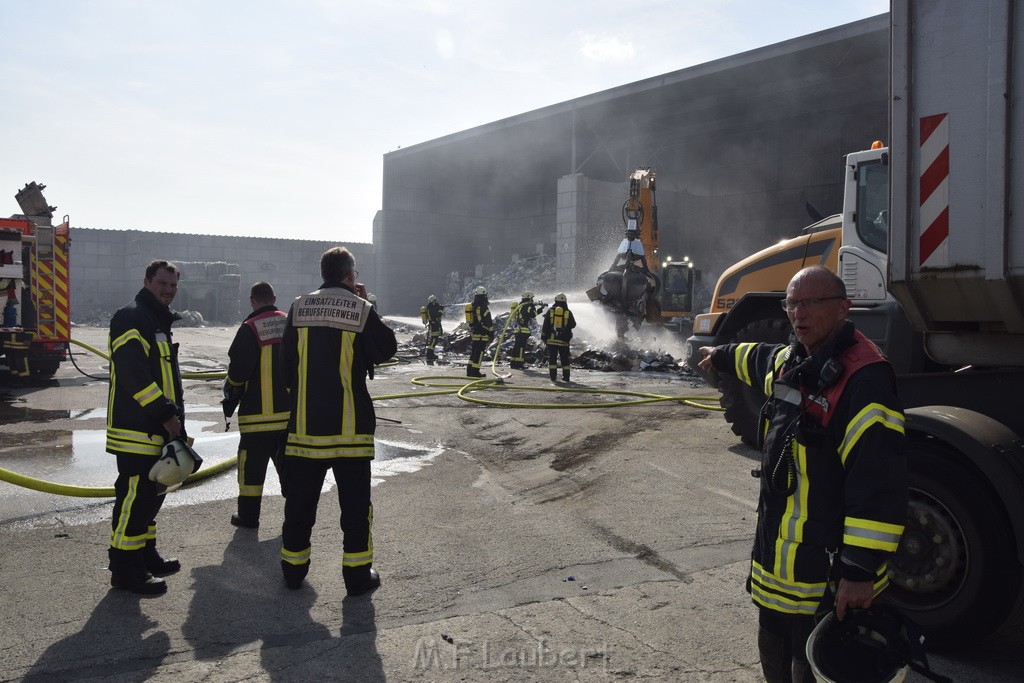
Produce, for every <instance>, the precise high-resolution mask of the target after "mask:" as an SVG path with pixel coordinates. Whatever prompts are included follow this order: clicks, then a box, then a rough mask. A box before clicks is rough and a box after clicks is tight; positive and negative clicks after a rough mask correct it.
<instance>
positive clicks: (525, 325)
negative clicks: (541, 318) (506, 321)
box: [512, 301, 537, 334]
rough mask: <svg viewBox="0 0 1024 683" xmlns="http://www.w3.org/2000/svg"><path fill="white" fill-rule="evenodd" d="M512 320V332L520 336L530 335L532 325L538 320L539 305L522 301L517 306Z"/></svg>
mask: <svg viewBox="0 0 1024 683" xmlns="http://www.w3.org/2000/svg"><path fill="white" fill-rule="evenodd" d="M514 313H515V315H514V316H513V318H512V331H513V332H517V333H519V334H530V332H531V330H530V324H531V323H533V321H534V320H536V319H537V304H535V303H533V302H532V301H521V302H519V304H518V305H517V306H516V308H515V311H514Z"/></svg>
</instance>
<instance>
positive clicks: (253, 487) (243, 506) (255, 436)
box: [238, 430, 288, 523]
mask: <svg viewBox="0 0 1024 683" xmlns="http://www.w3.org/2000/svg"><path fill="white" fill-rule="evenodd" d="M287 440H288V431H287V430H280V431H276V432H249V433H247V434H242V435H241V436H240V437H239V439H238V516H239V517H240V518H241V519H242V520H244V521H246V522H253V523H255V522H258V521H259V519H260V508H261V507H262V501H263V483H264V482H265V481H266V480H267V465H268V464H269V463H271V462H273V463H274V469H275V470H277V478H278V479H279V480H280V481H281V491H282V492H283V491H284V468H283V467H282V464H283V463H282V460H283V458H284V444H285V441H287Z"/></svg>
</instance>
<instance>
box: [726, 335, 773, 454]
mask: <svg viewBox="0 0 1024 683" xmlns="http://www.w3.org/2000/svg"><path fill="white" fill-rule="evenodd" d="M789 331H790V328H789V323H788V322H786V321H784V320H779V319H773V320H755V321H754V322H752V323H749V324H748V325H747V326H746V327H744V328H742V329H741V330H740V331H739V332H737V333H736V334H735V335H733V338H732V339H731V343H733V344H738V343H740V342H764V343H766V344H785V343H786V341H787V340H788V339H789ZM718 388H719V390H720V391H721V392H722V398H721V404H722V408H723V409H724V410H725V419H726V421H727V422H728V423H729V424H730V425H731V426H732V431H733V434H736V435H737V436H739V437H740V439H741V440H742V441H743V443H745V444H747V445H748V446H750V447H751V448H757V430H758V416H759V415H760V414H761V406H762V405H764V402H765V400H766V399H765V395H764V394H763V393H762V392H760V391H758V390H756V389H752V388H751V387H749V386H747V385H746V384H744V383H743V382H741V381H739V380H738V379H736V378H735V377H728V376H725V375H721V376H720V379H719V383H718Z"/></svg>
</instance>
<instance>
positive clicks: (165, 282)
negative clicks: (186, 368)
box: [106, 261, 187, 595]
mask: <svg viewBox="0 0 1024 683" xmlns="http://www.w3.org/2000/svg"><path fill="white" fill-rule="evenodd" d="M178 276H179V270H178V267H177V266H175V265H174V264H173V263H170V262H168V261H153V262H152V263H150V264H149V266H148V267H147V268H146V277H145V280H144V283H143V286H142V289H141V290H139V293H138V294H136V295H135V300H134V301H132V302H131V303H129V304H127V305H125V306H123V307H122V308H120V309H119V310H118V311H117V312H116V313H114V317H113V318H112V319H111V320H110V341H109V347H110V397H109V398H108V402H107V405H108V406H109V410H108V412H107V443H106V450H107V452H108V453H112V454H113V455H115V456H117V480H116V481H115V482H114V512H113V518H112V521H111V534H110V548H109V550H108V554H109V556H110V565H109V569H110V585H111V586H113V587H114V588H121V589H125V590H129V591H131V592H133V593H139V594H143V595H158V594H160V593H164V592H166V591H167V584H166V583H165V582H164V581H163V579H160V578H157V577H161V576H168V575H170V574H174V573H176V572H177V571H179V570H180V569H181V563H180V562H178V560H176V559H164V558H163V557H161V556H160V554H159V553H158V552H157V549H156V515H157V513H158V512H159V511H160V507H161V505H163V502H164V496H163V495H161V494H163V493H166V488H165V485H164V484H161V483H160V482H158V481H155V479H156V473H154V476H153V477H152V478H151V477H150V473H151V472H152V471H153V468H154V466H155V465H156V464H157V463H158V462H159V460H160V459H161V456H162V455H163V450H164V446H165V444H166V443H167V442H169V441H171V440H174V439H185V438H187V437H186V435H185V410H184V406H185V402H184V399H183V398H182V387H181V371H180V369H179V367H178V345H177V344H174V343H172V342H171V325H172V324H173V323H174V321H176V320H180V316H179V315H178V314H177V313H175V312H174V311H172V310H171V309H170V305H171V302H172V301H174V296H175V294H176V293H177V291H178ZM161 476H163V475H161Z"/></svg>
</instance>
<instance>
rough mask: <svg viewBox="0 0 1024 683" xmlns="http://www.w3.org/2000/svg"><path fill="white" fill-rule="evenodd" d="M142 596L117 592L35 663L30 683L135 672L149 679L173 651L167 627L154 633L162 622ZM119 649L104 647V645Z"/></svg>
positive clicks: (135, 677)
mask: <svg viewBox="0 0 1024 683" xmlns="http://www.w3.org/2000/svg"><path fill="white" fill-rule="evenodd" d="M145 599H147V598H140V597H139V596H137V595H133V594H131V593H127V592H123V591H114V590H111V591H110V592H108V593H107V594H106V595H105V596H104V597H103V599H102V600H100V601H99V603H97V605H96V608H95V609H94V610H93V611H92V614H91V615H90V616H89V620H88V621H86V622H85V624H84V625H83V626H82V630H81V631H79V632H78V633H75V634H73V635H70V636H68V637H67V638H64V639H63V640H59V641H57V642H56V643H54V644H53V645H51V646H50V647H48V648H46V651H45V652H43V654H42V656H41V657H40V658H39V659H38V660H37V661H36V663H35V664H33V665H32V669H31V670H30V671H29V673H28V675H26V676H25V678H24V679H23V680H25V681H65V680H80V679H82V678H93V677H96V678H105V677H108V676H110V677H114V676H119V675H129V677H130V678H133V679H138V680H145V679H147V678H149V677H150V676H152V675H153V674H155V673H156V672H157V670H158V669H159V668H160V666H161V664H162V663H163V660H164V657H166V656H167V653H168V652H169V650H170V637H169V636H168V635H167V633H166V632H165V631H153V632H152V633H149V634H148V635H146V636H143V634H144V633H146V632H147V631H152V630H153V629H155V628H157V627H158V626H159V622H157V621H155V620H153V619H152V618H150V617H149V616H148V615H144V614H143V613H142V610H141V609H140V608H139V600H145ZM104 645H107V648H108V649H110V648H111V647H116V648H117V649H116V651H113V652H110V651H104V649H103V647H104Z"/></svg>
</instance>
